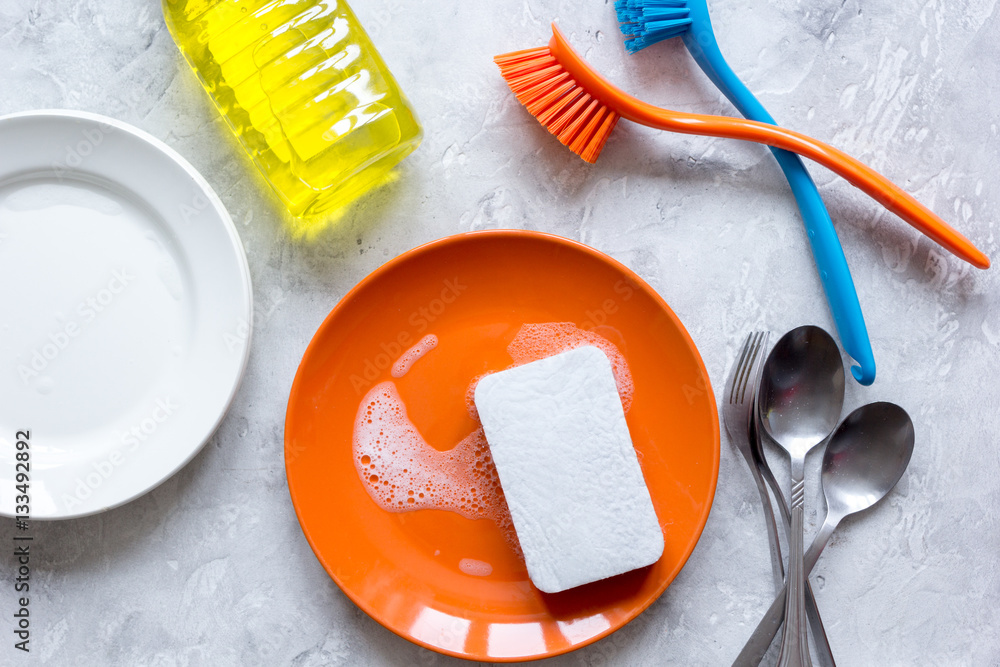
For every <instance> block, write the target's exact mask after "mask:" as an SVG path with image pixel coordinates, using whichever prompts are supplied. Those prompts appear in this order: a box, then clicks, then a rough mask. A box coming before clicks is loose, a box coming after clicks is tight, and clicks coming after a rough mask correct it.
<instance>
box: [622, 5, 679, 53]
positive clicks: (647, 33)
mask: <svg viewBox="0 0 1000 667" xmlns="http://www.w3.org/2000/svg"><path fill="white" fill-rule="evenodd" d="M615 13H616V14H618V23H619V24H620V25H619V26H618V27H619V28H620V29H621V31H622V34H623V35H625V37H626V40H625V48H626V49H628V52H629V53H635V52H636V51H639V50H641V49H644V48H646V47H647V46H649V45H651V44H656V43H657V42H662V41H663V40H665V39H670V38H671V37H677V36H678V35H681V34H683V33H684V32H685V31H687V29H688V28H689V27H690V25H691V19H690V18H689V17H688V14H689V13H690V10H689V9H688V5H687V0H615Z"/></svg>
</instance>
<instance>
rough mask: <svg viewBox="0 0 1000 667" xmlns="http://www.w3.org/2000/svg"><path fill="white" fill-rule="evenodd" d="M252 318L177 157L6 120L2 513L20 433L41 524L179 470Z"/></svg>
mask: <svg viewBox="0 0 1000 667" xmlns="http://www.w3.org/2000/svg"><path fill="white" fill-rule="evenodd" d="M252 306H253V299H252V295H251V287H250V274H249V270H248V267H247V261H246V255H245V254H244V251H243V246H242V244H241V242H240V240H239V236H238V235H237V232H236V228H235V227H234V226H233V222H232V219H231V218H230V217H229V214H228V213H227V212H226V210H225V208H224V207H223V205H222V202H221V201H219V198H218V197H217V196H216V195H215V193H214V192H213V191H212V189H211V187H210V186H209V185H208V183H207V182H206V181H205V179H204V178H202V177H201V176H200V175H199V174H198V172H196V171H195V170H194V168H193V167H192V166H191V165H190V164H188V163H187V161H186V160H184V159H183V158H182V157H181V156H180V155H178V154H177V153H176V152H174V151H173V150H172V149H171V148H169V147H168V146H166V145H165V144H163V143H162V142H161V141H159V140H157V139H155V138H154V137H151V136H149V135H148V134H146V133H144V132H142V131H140V130H137V129H135V128H133V127H130V126H128V125H126V124H124V123H121V122H118V121H116V120H113V119H110V118H105V117H102V116H97V115H94V114H89V113H80V112H71V111H41V112H31V113H22V114H13V115H9V116H3V117H0V514H2V515H5V516H11V515H15V514H20V513H22V512H20V511H18V510H17V505H18V504H20V502H21V501H23V498H21V499H19V500H18V499H17V498H16V497H17V495H18V494H19V491H18V490H17V489H16V483H17V479H16V476H17V472H19V471H21V472H23V471H24V466H22V467H21V468H20V469H18V468H17V467H16V464H17V463H19V462H18V461H17V458H16V456H17V454H18V449H17V441H18V431H30V439H29V440H28V442H29V444H30V446H29V447H28V451H30V471H29V478H30V509H31V517H32V518H36V519H42V518H47V519H56V518H67V517H73V516H82V515H86V514H93V513H95V512H99V511H102V510H106V509H109V508H112V507H115V506H117V505H121V504H122V503H125V502H128V501H129V500H132V499H133V498H136V497H137V496H139V495H142V494H143V493H145V492H146V491H148V490H150V489H152V488H153V487H155V486H156V485H157V484H159V483H160V482H162V481H163V480H165V479H167V478H168V477H169V476H170V475H172V474H173V473H174V472H176V471H177V470H178V469H180V468H181V467H182V466H183V465H184V464H185V463H187V462H188V461H190V460H191V458H192V457H194V455H195V454H196V453H197V452H198V451H199V450H200V449H201V447H202V446H203V445H204V444H205V443H206V442H207V441H208V439H209V438H210V437H211V435H212V433H213V432H214V431H215V429H216V427H218V425H219V422H220V421H221V420H222V417H223V415H224V414H225V412H226V410H227V409H228V408H229V405H230V403H231V402H232V400H233V397H234V395H235V393H236V389H237V387H238V386H239V383H240V380H241V378H242V376H243V371H244V369H245V367H246V362H247V358H248V353H249V347H250V331H251V322H252ZM22 435H23V434H22ZM22 447H23V446H22ZM21 458H24V456H23V455H22V456H21ZM22 463H23V462H22ZM22 479H23V478H22ZM22 490H23V489H22ZM16 500H18V501H17V502H15V501H16ZM22 509H23V508H22Z"/></svg>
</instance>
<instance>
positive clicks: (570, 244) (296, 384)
mask: <svg viewBox="0 0 1000 667" xmlns="http://www.w3.org/2000/svg"><path fill="white" fill-rule="evenodd" d="M490 237H494V238H496V239H498V240H503V239H525V238H527V239H534V240H538V241H544V242H546V243H555V244H556V245H559V246H562V247H564V248H570V249H572V250H574V251H579V252H583V253H584V254H586V255H589V256H591V257H592V258H595V259H597V260H599V261H601V262H604V263H606V264H609V265H610V266H612V267H613V268H615V269H616V270H618V271H620V272H621V273H622V274H623V275H625V276H626V277H628V278H629V279H630V280H632V281H633V282H634V283H635V285H636V286H637V287H639V288H640V289H642V290H644V291H646V292H647V293H648V295H649V296H650V297H651V298H652V299H653V300H654V301H655V302H656V303H657V305H659V306H660V307H661V308H662V309H663V311H664V312H665V313H668V314H669V316H670V317H671V319H673V320H674V322H675V323H676V325H677V327H678V330H679V332H680V333H681V334H682V336H683V338H684V339H685V341H686V343H687V345H688V346H689V348H690V349H691V351H692V352H693V353H694V359H695V361H696V362H697V364H698V367H699V369H700V370H701V372H702V374H703V375H704V378H705V380H706V386H705V389H706V394H707V396H706V402H707V404H708V405H709V407H710V412H711V415H710V416H711V417H712V419H711V420H710V423H711V425H712V438H713V441H714V447H713V448H712V453H713V460H712V475H711V483H710V485H709V486H710V488H709V493H708V500H707V502H706V504H705V509H704V512H703V513H702V515H701V516H699V517H698V523H699V524H700V525H699V529H698V534H697V538H696V539H695V540H694V541H693V542H692V543H691V545H690V547H689V548H688V549H687V551H686V553H684V554H683V557H682V558H681V560H680V564H679V567H678V569H677V574H680V572H681V571H682V570H683V569H684V567H685V566H686V565H687V562H688V560H689V559H690V558H691V555H692V554H693V553H694V550H695V548H696V547H697V545H698V543H699V542H700V541H701V538H702V535H703V534H704V531H705V526H706V525H707V523H708V518H709V515H710V514H711V511H712V506H713V505H714V504H715V495H716V491H717V488H718V483H719V469H720V465H721V428H720V425H719V415H718V406H717V405H716V398H715V392H714V390H713V389H712V385H711V378H710V376H709V373H708V368H707V367H706V366H705V361H704V359H702V357H701V352H700V351H699V350H698V347H697V346H696V345H695V344H694V340H693V339H692V338H691V334H690V332H688V330H687V328H686V327H685V326H684V324H683V322H681V321H680V318H679V317H678V316H677V314H676V313H675V312H674V311H673V309H672V308H671V307H670V306H669V304H667V302H666V301H665V300H664V299H663V297H662V296H660V294H659V293H658V292H657V291H656V290H654V289H653V288H652V286H651V285H649V283H647V282H646V281H645V280H643V279H642V278H641V277H640V276H639V275H638V274H636V273H635V271H633V270H632V269H630V268H629V267H627V266H625V264H623V263H621V262H619V261H618V260H616V259H615V258H613V257H611V256H610V255H608V254H606V253H604V252H601V251H600V250H597V249H596V248H593V247H591V246H588V245H586V244H584V243H581V242H579V241H576V240H574V239H570V238H567V237H564V236H559V235H557V234H552V233H549V232H541V231H535V230H524V229H483V230H473V231H468V232H459V233H456V234H451V235H448V236H443V237H440V238H437V239H434V240H431V241H428V242H425V243H422V244H420V245H418V246H415V247H413V248H411V249H409V250H406V251H404V252H402V253H400V254H398V255H396V256H395V257H393V258H392V259H390V260H388V261H386V262H384V263H383V264H381V265H380V266H378V267H377V268H376V269H374V270H373V271H371V272H370V273H368V274H367V275H366V276H365V277H364V278H362V279H361V280H360V281H359V282H358V283H357V284H356V285H354V287H352V288H351V289H350V290H348V291H347V293H345V294H344V296H343V297H341V298H340V299H339V300H338V301H337V303H336V304H335V305H334V307H333V308H332V309H331V310H330V312H329V313H327V315H326V317H325V318H323V321H322V322H321V323H320V325H319V326H318V327H317V328H316V331H315V333H314V334H313V336H312V338H311V339H310V341H309V344H308V345H307V346H306V349H305V351H304V352H303V354H302V359H301V361H300V362H299V366H298V368H297V369H296V371H295V377H294V379H293V380H292V386H291V389H290V391H289V397H288V403H287V407H286V409H285V429H284V438H283V440H284V448H283V455H284V457H285V479H286V482H287V483H288V492H289V496H290V499H291V501H292V507H293V509H294V510H295V516H296V520H297V521H298V524H299V527H300V529H301V530H302V533H303V535H304V536H305V538H306V541H307V542H308V544H309V548H310V549H311V550H312V552H313V555H314V556H315V557H316V559H317V560H318V561H319V563H320V565H321V566H322V567H323V570H324V571H325V572H326V574H327V575H328V576H329V577H330V578H331V579H332V580H333V582H334V583H335V584H336V585H337V588H338V589H339V590H340V591H341V592H342V593H343V594H344V595H346V596H347V598H348V599H349V600H350V601H351V602H353V603H354V604H355V605H356V606H357V607H358V608H359V609H360V610H362V611H363V612H364V613H365V614H366V615H367V616H368V617H370V618H371V619H372V620H374V621H375V622H377V623H378V624H379V625H381V626H382V627H384V628H385V629H387V630H389V631H390V632H392V633H393V634H395V635H397V636H399V637H401V638H403V639H405V640H407V641H409V642H411V643H413V644H416V645H418V646H421V647H423V648H425V649H427V650H430V651H433V652H435V653H439V654H441V655H447V656H450V657H455V658H461V659H464V660H468V661H472V662H480V661H486V662H496V663H515V662H532V661H535V660H543V659H546V658H554V657H556V656H559V655H565V654H568V653H572V652H574V651H576V650H578V649H581V648H583V647H585V646H589V645H591V644H593V643H595V642H597V641H599V640H601V639H604V638H605V637H607V636H609V635H611V634H613V633H615V632H617V631H618V630H621V629H622V628H623V627H625V626H626V625H628V624H629V623H631V622H632V621H634V620H635V619H636V618H638V617H639V616H640V615H642V613H643V612H645V611H646V610H647V609H648V608H649V607H650V606H651V605H652V604H653V603H654V602H656V601H657V600H658V599H660V597H662V595H663V593H664V592H665V591H666V590H667V588H668V587H669V586H670V584H671V583H673V581H674V580H675V579H676V577H677V574H675V575H674V577H672V578H671V579H670V580H669V581H666V582H664V583H663V584H662V585H661V586H659V588H658V590H656V591H655V593H654V594H652V595H651V596H650V597H649V599H648V600H647V601H645V602H644V603H643V604H641V605H638V606H636V607H635V608H633V609H632V610H630V611H629V613H628V615H627V618H625V620H623V621H621V622H620V623H619V624H618V625H613V626H611V627H609V628H608V629H606V630H604V631H602V632H600V633H597V634H595V635H594V636H592V637H589V638H587V639H586V640H583V641H581V642H579V643H577V644H574V645H572V646H568V647H565V648H561V649H556V650H553V651H546V652H545V653H543V654H537V655H529V656H510V657H501V656H483V655H471V654H468V653H461V652H458V651H452V650H450V649H445V648H442V647H438V646H433V645H431V644H429V643H427V642H425V641H423V640H421V639H418V638H417V637H413V636H410V635H407V634H405V633H404V632H403V631H401V630H398V629H396V628H394V627H392V626H391V625H389V624H387V623H385V622H383V620H382V619H381V618H380V617H379V616H378V615H377V614H376V613H375V612H374V611H373V610H372V609H371V608H370V607H369V606H368V605H367V604H364V603H363V602H362V600H361V599H360V598H359V596H358V595H356V594H355V593H354V592H353V591H352V590H350V589H349V588H348V587H345V586H344V584H343V583H342V582H341V581H340V578H339V577H338V576H337V575H336V573H335V572H333V571H332V570H331V568H328V567H327V563H326V559H325V558H324V557H323V556H322V555H321V554H320V553H319V551H318V549H317V546H316V544H315V543H314V541H313V538H312V536H311V535H310V531H309V530H308V529H307V528H306V526H305V524H304V523H303V521H302V516H301V513H300V510H299V503H298V502H297V500H296V492H295V491H294V489H293V483H292V477H291V475H290V471H289V467H288V466H289V457H288V449H289V447H290V444H289V441H288V438H289V429H288V424H289V418H290V417H291V414H292V406H293V404H295V403H296V399H297V398H298V395H299V393H300V392H301V391H302V389H301V383H300V378H301V377H302V374H303V373H304V372H305V368H306V362H307V360H308V359H309V358H310V357H312V356H313V355H315V354H317V353H318V347H319V344H318V342H317V341H318V339H319V334H320V332H322V331H325V330H326V329H327V328H328V327H329V326H330V325H331V322H332V321H333V319H334V318H335V317H336V316H337V314H338V313H339V312H340V311H341V310H343V309H344V308H346V307H347V306H348V305H349V304H350V303H353V301H354V300H355V299H356V298H357V295H358V293H359V292H361V291H362V290H363V289H364V288H366V287H367V286H368V285H369V284H371V283H373V282H375V281H377V280H379V279H380V278H381V276H382V275H383V274H385V273H387V272H389V271H391V270H393V269H394V268H396V267H397V266H399V265H400V264H403V263H405V262H407V261H410V260H411V259H413V258H415V257H418V256H420V255H424V254H426V253H428V252H432V251H435V250H437V249H439V248H442V247H446V246H449V245H455V244H460V243H463V242H465V241H468V240H469V239H473V238H490Z"/></svg>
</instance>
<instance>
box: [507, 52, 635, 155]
mask: <svg viewBox="0 0 1000 667" xmlns="http://www.w3.org/2000/svg"><path fill="white" fill-rule="evenodd" d="M493 62H495V63H496V64H497V66H498V67H500V75H501V76H502V77H503V78H504V80H505V81H506V82H507V85H508V86H510V89H511V90H512V91H513V92H514V97H516V98H517V101H518V102H520V103H521V104H523V105H524V107H525V108H526V109H527V110H528V111H529V112H530V113H531V115H533V116H534V117H535V118H537V119H538V122H540V123H541V124H542V125H543V126H544V127H545V129H547V130H548V131H549V132H551V133H552V134H554V135H555V136H556V138H557V139H559V141H560V142H562V144H563V145H564V146H566V147H568V148H569V149H570V150H571V151H573V152H574V153H576V154H577V155H579V156H580V157H582V158H583V159H584V160H586V161H587V162H591V163H592V162H595V161H596V160H597V156H598V155H600V154H601V149H602V148H604V143H605V142H606V141H607V140H608V137H609V136H611V131H612V130H614V129H615V124H617V123H618V118H619V117H620V116H619V115H618V114H617V113H616V112H614V111H612V110H611V109H609V108H608V107H607V106H606V105H604V104H602V103H601V102H600V101H599V100H596V99H594V98H593V97H591V96H590V94H589V93H587V91H586V90H584V89H583V88H581V87H580V85H579V84H578V83H577V82H576V81H574V80H573V77H571V76H570V74H569V72H567V71H566V70H565V69H564V68H563V66H562V65H560V64H559V61H558V60H556V59H555V57H554V56H553V55H552V52H551V50H550V49H549V47H547V46H543V47H540V48H537V49H526V50H524V51H514V52H513V53H507V54H504V55H502V56H497V57H495V58H494V59H493Z"/></svg>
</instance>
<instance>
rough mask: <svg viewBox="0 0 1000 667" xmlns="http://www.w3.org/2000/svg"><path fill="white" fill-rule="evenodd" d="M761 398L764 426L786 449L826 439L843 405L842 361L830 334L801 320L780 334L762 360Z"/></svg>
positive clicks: (798, 449)
mask: <svg viewBox="0 0 1000 667" xmlns="http://www.w3.org/2000/svg"><path fill="white" fill-rule="evenodd" d="M759 404H760V423H761V426H763V427H764V431H765V432H766V433H767V434H768V436H770V438H771V439H772V440H774V441H775V442H776V443H778V444H779V445H780V446H781V447H782V448H783V449H785V450H788V451H789V453H790V454H791V453H792V450H795V452H796V453H797V452H802V454H803V455H804V454H805V452H807V451H809V450H810V449H812V448H813V447H815V446H816V445H817V444H819V443H820V442H822V441H823V440H825V439H826V437H827V436H829V435H830V433H832V432H833V429H834V428H836V426H837V422H838V421H839V420H840V412H841V410H842V409H843V407H844V364H843V360H842V359H841V357H840V350H839V349H838V348H837V344H836V342H834V340H833V338H832V337H831V336H830V334H828V333H827V332H826V331H824V330H823V329H821V328H819V327H815V326H803V327H799V328H797V329H793V330H792V331H789V332H788V333H787V334H785V335H784V336H782V337H781V340H779V341H778V342H777V344H776V345H775V346H774V349H773V350H771V354H770V355H768V357H767V362H766V363H765V364H764V373H763V377H762V379H761V386H760V399H759Z"/></svg>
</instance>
